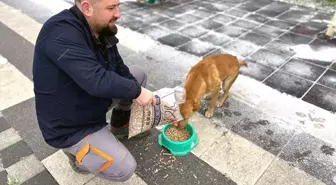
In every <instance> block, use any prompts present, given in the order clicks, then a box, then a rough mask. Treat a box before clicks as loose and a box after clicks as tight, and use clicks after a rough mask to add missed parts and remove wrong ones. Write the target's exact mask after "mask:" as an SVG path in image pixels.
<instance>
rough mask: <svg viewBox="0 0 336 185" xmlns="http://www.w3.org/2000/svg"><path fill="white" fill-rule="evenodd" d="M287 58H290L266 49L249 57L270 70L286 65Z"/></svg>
mask: <svg viewBox="0 0 336 185" xmlns="http://www.w3.org/2000/svg"><path fill="white" fill-rule="evenodd" d="M289 58H290V57H289V56H287V55H281V54H278V53H275V52H273V51H269V50H266V49H260V50H258V51H257V52H256V53H254V54H252V55H251V56H249V59H251V60H253V61H256V62H257V63H260V64H263V65H266V66H269V67H272V68H278V67H280V66H281V65H283V64H284V63H286V62H287V60H288V59H289Z"/></svg>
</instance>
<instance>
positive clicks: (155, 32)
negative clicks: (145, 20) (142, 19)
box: [139, 26, 172, 40]
mask: <svg viewBox="0 0 336 185" xmlns="http://www.w3.org/2000/svg"><path fill="white" fill-rule="evenodd" d="M139 32H140V33H143V34H146V35H148V36H150V37H151V38H153V39H155V40H157V39H159V38H161V37H164V36H167V35H169V34H171V33H172V32H171V31H168V30H167V29H165V28H162V27H160V26H150V27H148V28H145V29H142V30H140V31H139Z"/></svg>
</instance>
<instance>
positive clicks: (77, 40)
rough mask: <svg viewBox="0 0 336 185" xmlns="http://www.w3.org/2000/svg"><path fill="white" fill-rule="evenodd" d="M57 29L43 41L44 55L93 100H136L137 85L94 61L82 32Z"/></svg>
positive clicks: (138, 90)
mask: <svg viewBox="0 0 336 185" xmlns="http://www.w3.org/2000/svg"><path fill="white" fill-rule="evenodd" d="M60 27H61V26H59V25H58V26H56V27H55V28H53V29H52V31H51V33H50V34H49V36H48V37H47V38H46V46H45V52H46V54H47V56H48V57H49V58H50V59H51V60H52V61H53V62H55V64H56V65H57V66H58V67H59V68H60V69H62V70H63V71H64V72H65V73H67V74H68V75H69V76H70V77H71V78H72V79H73V80H74V81H75V82H76V83H77V84H78V85H79V86H80V87H81V88H82V89H84V90H85V91H86V92H87V93H89V94H90V95H92V96H97V97H104V98H111V99H112V98H116V99H135V98H137V97H138V96H139V95H140V93H141V86H140V85H139V83H138V82H137V81H135V80H131V79H128V78H126V77H122V76H120V75H119V74H117V73H116V72H114V71H107V70H106V69H105V68H104V67H103V66H102V65H101V64H100V63H99V62H98V61H97V59H96V57H95V55H94V53H93V52H92V51H91V49H90V48H89V46H88V44H87V43H86V41H85V39H84V35H83V33H82V32H80V31H78V30H77V29H76V28H75V27H73V26H71V25H67V24H62V28H60ZM65 30H66V31H65Z"/></svg>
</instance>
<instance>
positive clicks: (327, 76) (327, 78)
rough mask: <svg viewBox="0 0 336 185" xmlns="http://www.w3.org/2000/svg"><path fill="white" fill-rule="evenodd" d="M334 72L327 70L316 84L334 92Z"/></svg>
mask: <svg viewBox="0 0 336 185" xmlns="http://www.w3.org/2000/svg"><path fill="white" fill-rule="evenodd" d="M335 82H336V72H335V71H332V70H328V71H327V72H326V73H324V74H323V76H322V77H321V78H320V80H319V81H318V82H317V83H320V84H322V85H325V86H327V87H330V88H333V89H335V90H336V83H335Z"/></svg>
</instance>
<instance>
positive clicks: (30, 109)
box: [2, 98, 56, 160]
mask: <svg viewBox="0 0 336 185" xmlns="http://www.w3.org/2000/svg"><path fill="white" fill-rule="evenodd" d="M18 112H19V113H20V114H18ZM2 113H3V115H4V116H5V118H6V120H7V121H8V123H9V124H10V125H11V126H12V127H13V128H14V129H15V130H16V131H18V132H19V134H20V136H21V137H22V139H23V140H24V141H25V142H26V143H27V144H28V146H29V147H30V148H31V149H32V151H33V152H34V153H35V155H36V156H37V158H38V159H40V160H41V159H44V158H45V157H47V156H49V155H51V154H53V153H54V152H55V151H56V149H54V148H52V147H50V146H49V145H47V144H46V143H45V141H44V139H43V137H42V134H41V131H40V129H39V127H38V124H37V118H36V113H35V98H31V99H29V100H26V101H24V102H21V103H19V104H17V105H15V106H12V107H10V108H8V109H6V110H4V111H3V112H2Z"/></svg>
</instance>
